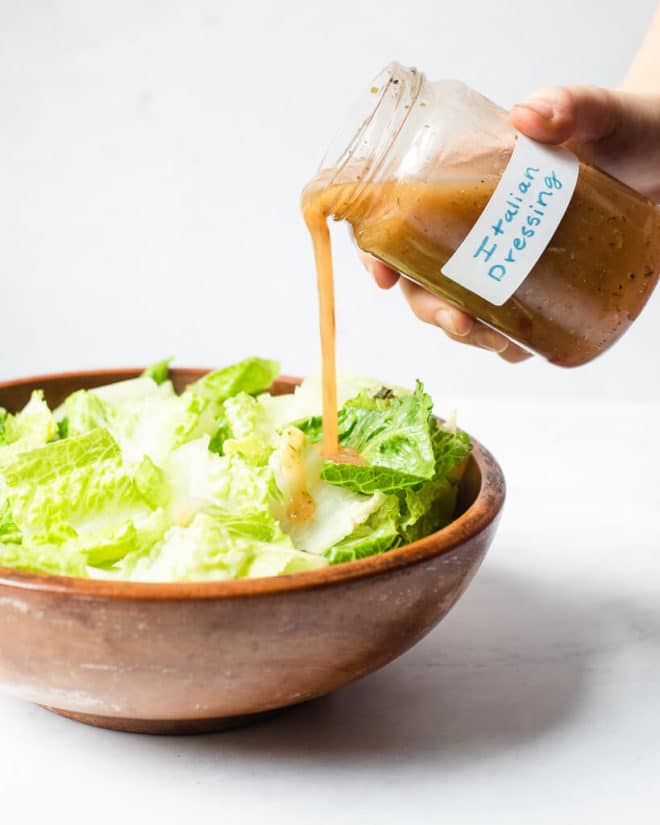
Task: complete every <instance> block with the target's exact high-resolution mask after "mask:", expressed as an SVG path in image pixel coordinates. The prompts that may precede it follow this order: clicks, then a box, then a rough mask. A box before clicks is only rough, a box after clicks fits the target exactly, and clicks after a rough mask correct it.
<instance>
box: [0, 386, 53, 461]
mask: <svg viewBox="0 0 660 825" xmlns="http://www.w3.org/2000/svg"><path fill="white" fill-rule="evenodd" d="M3 413H4V415H3V416H2V438H0V467H2V466H3V465H4V464H6V463H8V462H10V461H11V460H12V458H13V457H14V456H16V455H18V454H19V453H22V452H25V451H26V450H32V449H34V448H35V447H39V446H41V445H43V444H47V443H48V442H49V441H52V439H54V438H56V437H57V435H58V431H57V424H56V423H55V419H54V418H53V415H52V414H51V412H50V410H49V409H48V405H47V404H46V402H45V401H44V394H43V392H41V390H35V391H34V392H33V393H32V395H31V397H30V400H29V401H28V403H27V404H26V405H25V407H23V409H22V410H21V411H20V412H19V413H17V414H16V415H10V414H8V413H7V412H6V411H3Z"/></svg>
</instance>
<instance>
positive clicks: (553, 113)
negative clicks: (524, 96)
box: [511, 86, 660, 198]
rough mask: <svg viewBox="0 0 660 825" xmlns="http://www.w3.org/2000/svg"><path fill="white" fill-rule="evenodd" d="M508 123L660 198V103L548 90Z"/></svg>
mask: <svg viewBox="0 0 660 825" xmlns="http://www.w3.org/2000/svg"><path fill="white" fill-rule="evenodd" d="M511 123H512V125H513V127H514V128H515V129H518V131H520V132H522V133H523V134H525V135H527V137H530V138H532V139H534V140H538V141H540V142H541V143H566V144H568V146H569V148H571V149H573V150H574V151H575V152H576V154H577V155H578V157H579V158H580V159H581V160H583V161H586V162H587V163H592V164H594V165H596V166H600V167H601V168H603V169H605V171H607V172H609V173H610V174H611V175H614V177H617V178H619V180H622V181H624V182H625V183H627V184H628V185H629V186H632V187H634V188H635V189H638V190H639V191H640V192H644V193H646V194H647V195H650V196H651V197H654V198H658V197H660V175H659V171H660V97H657V96H655V95H640V94H632V93H630V92H614V91H609V90H608V89H600V88H598V87H597V86H549V87H547V88H544V89H539V90H538V91H537V92H535V93H534V94H533V95H532V96H531V97H530V98H528V100H526V101H525V102H524V103H518V104H516V105H515V106H514V107H513V109H512V111H511Z"/></svg>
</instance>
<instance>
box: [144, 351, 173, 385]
mask: <svg viewBox="0 0 660 825" xmlns="http://www.w3.org/2000/svg"><path fill="white" fill-rule="evenodd" d="M171 361H172V358H171V357H170V358H164V359H163V360H162V361H157V362H156V363H155V364H152V365H151V366H150V367H147V369H146V370H145V371H144V372H143V373H142V375H143V376H144V377H145V378H151V379H152V380H153V381H155V382H156V383H157V384H164V383H165V382H166V381H167V379H168V378H169V377H170V362H171Z"/></svg>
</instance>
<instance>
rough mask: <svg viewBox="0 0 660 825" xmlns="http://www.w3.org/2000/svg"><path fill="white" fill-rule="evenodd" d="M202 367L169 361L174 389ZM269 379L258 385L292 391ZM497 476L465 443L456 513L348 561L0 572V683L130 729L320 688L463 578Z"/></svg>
mask: <svg viewBox="0 0 660 825" xmlns="http://www.w3.org/2000/svg"><path fill="white" fill-rule="evenodd" d="M204 372H205V371H204V370H197V369H175V370H172V379H173V382H174V385H175V386H176V387H177V388H179V389H180V388H182V387H183V386H185V385H186V384H188V383H189V382H191V381H193V380H195V379H196V378H198V377H199V376H200V375H202V374H203V373H204ZM137 374H139V370H114V371H101V372H99V371H97V372H77V373H69V374H64V375H51V376H39V377H35V378H28V379H22V380H18V381H11V382H7V383H4V384H0V406H4V407H6V408H7V409H9V410H17V409H19V408H20V407H21V406H22V405H23V404H25V403H26V402H27V400H28V398H29V396H30V393H31V391H32V390H33V389H35V388H42V389H43V390H44V391H45V395H46V399H47V401H48V402H49V403H50V404H51V405H52V406H53V405H57V404H59V403H60V402H61V401H62V400H63V399H64V398H65V397H66V396H67V395H68V394H69V393H71V392H73V391H74V390H77V389H80V388H84V387H95V386H100V385H102V384H106V383H109V382H111V381H119V380H123V379H126V378H132V377H134V376H135V375H137ZM297 383H298V380H297V379H294V378H287V377H281V378H280V379H278V380H277V381H276V382H275V385H274V387H273V392H278V393H284V392H291V391H292V389H293V387H294V386H295V385H296V384H297ZM504 491H505V488H504V478H503V475H502V471H501V469H500V467H499V466H498V464H497V462H496V461H495V459H494V458H493V457H492V456H491V454H490V453H489V452H488V451H487V450H486V449H484V448H483V447H482V446H481V445H480V444H479V443H478V442H476V441H474V452H473V454H472V457H471V459H470V461H469V465H468V468H467V471H466V473H465V475H464V477H463V480H462V482H461V486H460V492H459V501H458V507H457V518H456V520H455V521H453V522H452V523H451V524H450V525H449V526H447V527H445V528H444V529H442V530H439V531H438V532H436V533H434V534H432V535H430V536H428V537H426V538H424V539H422V540H420V541H417V542H415V543H414V544H409V545H407V546H405V547H401V548H399V549H397V550H392V551H390V552H389V553H385V554H384V555H381V556H374V557H371V558H367V559H363V560H361V561H356V562H350V563H348V564H340V565H336V566H333V567H330V568H326V569H322V570H315V571H310V572H306V573H297V574H295V575H289V576H279V577H271V578H262V579H244V580H241V581H228V582H226V581H225V582H194V583H190V582H189V583H171V584H167V583H164V584H151V583H141V582H139V583H137V582H121V581H120V582H114V581H113V582H109V581H101V580H90V579H75V578H67V577H62V576H48V575H43V574H33V573H25V572H20V571H16V570H10V569H7V568H0V628H1V630H0V686H1V687H2V688H4V689H5V690H7V691H9V692H11V693H13V694H15V695H17V696H20V697H22V698H24V699H27V700H28V701H31V702H37V703H38V704H40V705H44V706H46V707H48V708H50V709H51V710H54V711H57V713H61V714H63V715H65V716H69V717H72V718H74V719H78V720H79V721H82V722H87V723H89V724H93V725H99V726H102V727H108V728H115V729H117V730H125V731H134V732H144V733H191V732H198V731H210V730H219V729H223V728H226V727H230V726H234V725H236V724H241V723H243V722H245V721H250V720H252V719H256V718H258V717H259V715H261V714H265V713H269V712H272V711H274V710H276V709H278V708H283V707H286V706H287V705H292V704H295V703H298V702H304V701H305V700H307V699H312V698H314V697H317V696H321V695H323V694H326V693H329V692H330V691H332V690H335V689H336V688H339V687H342V686H343V685H346V684H348V683H349V682H352V681H354V680H355V679H359V678H360V677H361V676H365V675H366V674H367V673H371V672H372V671H374V670H376V669H377V668H380V667H382V666H383V665H385V664H387V663H388V662H391V661H392V660H393V659H395V658H396V657H397V656H399V655H401V654H402V653H403V652H404V651H406V650H408V648H410V647H412V645H414V644H415V643H416V642H417V641H419V639H421V638H422V637H423V636H424V635H426V634H427V633H428V632H429V631H430V630H431V628H432V627H434V626H435V625H436V624H437V623H438V622H439V621H440V620H441V619H442V618H443V617H444V616H445V615H446V614H447V612H448V611H449V609H450V608H451V607H452V605H454V603H455V602H456V600H457V599H458V598H459V596H460V595H461V594H462V593H463V591H464V590H465V588H466V587H467V585H468V584H469V582H470V580H471V578H472V576H473V575H474V573H475V572H476V570H477V568H478V567H479V564H480V562H481V560H482V559H483V557H484V555H485V553H486V550H487V549H488V546H489V545H490V543H491V541H492V539H493V535H494V533H495V529H496V526H497V522H498V519H499V515H500V511H501V509H502V504H503V502H504Z"/></svg>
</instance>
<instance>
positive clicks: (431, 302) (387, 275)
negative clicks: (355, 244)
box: [358, 249, 531, 364]
mask: <svg viewBox="0 0 660 825" xmlns="http://www.w3.org/2000/svg"><path fill="white" fill-rule="evenodd" d="M358 256H359V258H360V260H361V261H362V264H363V265H364V267H365V269H366V270H367V271H368V272H370V273H371V275H372V276H373V278H374V280H375V281H376V283H377V284H378V286H379V287H381V288H382V289H391V288H392V287H393V286H394V284H396V282H397V281H399V282H400V284H401V291H402V292H403V294H404V296H405V298H406V300H407V302H408V304H409V305H410V308H411V309H412V311H413V312H414V313H415V315H416V316H417V317H418V318H419V319H420V321H424V322H425V323H427V324H434V325H435V326H437V327H440V329H442V330H443V331H444V332H445V333H446V334H447V335H448V336H449V337H450V338H452V339H453V340H454V341H460V342H462V343H464V344H470V345H471V346H474V347H480V348H481V349H487V350H490V351H491V352H497V353H498V354H499V355H500V357H501V358H504V360H505V361H509V362H510V363H512V364H516V363H518V362H519V361H525V360H527V358H530V357H531V356H530V353H528V352H526V351H525V350H524V349H522V348H521V347H519V346H517V345H516V344H514V343H513V342H512V341H510V340H509V339H508V338H507V337H506V336H504V335H501V334H500V333H499V332H496V331H495V330H493V329H490V327H487V326H486V325H485V324H482V323H480V322H479V321H476V320H475V319H474V318H473V317H472V316H471V315H468V314H467V313H466V312H463V311H462V310H460V309H458V308H457V307H455V306H454V305H453V304H450V303H449V302H447V301H443V300H442V299H441V298H437V297H436V296H435V295H432V294H431V293H430V292H428V291H427V290H426V289H424V288H423V287H421V286H418V285H417V284H414V283H413V282H412V281H409V280H408V279H407V278H401V277H400V275H399V273H398V272H395V271H394V270H393V269H390V267H388V266H386V265H385V264H384V263H382V262H381V261H378V260H376V258H373V257H372V256H371V255H368V254H367V253H365V252H363V251H362V250H361V249H358Z"/></svg>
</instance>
